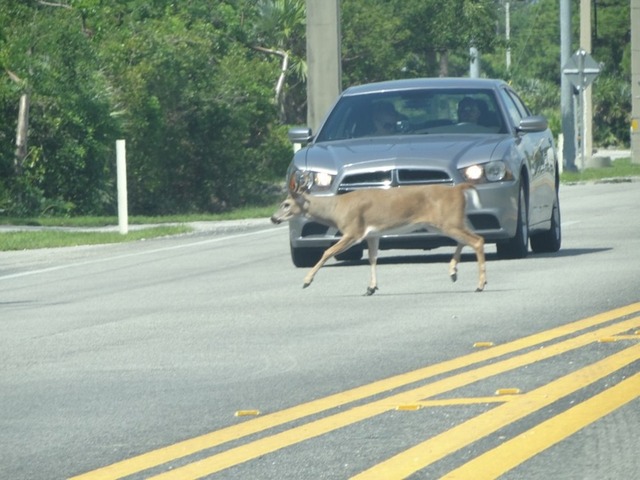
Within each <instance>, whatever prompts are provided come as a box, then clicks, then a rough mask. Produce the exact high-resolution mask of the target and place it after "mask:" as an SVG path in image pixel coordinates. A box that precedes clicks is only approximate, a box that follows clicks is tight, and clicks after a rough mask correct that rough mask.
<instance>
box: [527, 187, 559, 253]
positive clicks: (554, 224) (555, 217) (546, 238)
mask: <svg viewBox="0 0 640 480" xmlns="http://www.w3.org/2000/svg"><path fill="white" fill-rule="evenodd" d="M561 243H562V227H561V223H560V200H559V199H558V194H557V193H556V199H555V201H554V202H553V209H552V211H551V228H550V229H549V230H548V231H546V232H541V233H536V234H535V235H531V250H533V251H534V252H535V253H551V252H557V251H558V250H560V244H561Z"/></svg>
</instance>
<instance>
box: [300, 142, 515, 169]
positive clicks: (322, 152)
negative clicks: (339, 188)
mask: <svg viewBox="0 0 640 480" xmlns="http://www.w3.org/2000/svg"><path fill="white" fill-rule="evenodd" d="M507 138H509V136H508V135H504V134H495V135H490V136H487V135H483V136H481V137H479V136H478V135H433V134H432V135H419V136H418V135H405V136H397V137H380V138H363V139H353V140H341V141H335V142H323V143H317V144H311V145H309V146H307V147H306V148H304V149H302V150H300V151H299V152H298V155H296V159H295V161H296V164H297V165H298V166H299V167H302V168H304V169H309V170H320V171H328V172H331V173H338V172H340V171H341V170H347V169H350V168H352V167H353V168H378V167H379V168H395V167H401V166H402V167H417V168H419V167H425V166H429V167H439V168H442V169H448V170H449V169H452V170H455V169H458V168H464V167H465V166H468V165H471V164H474V163H477V162H486V161H489V160H492V159H495V158H497V157H499V156H501V155H502V153H501V152H503V151H504V148H505V147H504V145H505V143H506V142H507Z"/></svg>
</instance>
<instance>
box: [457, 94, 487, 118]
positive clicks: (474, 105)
mask: <svg viewBox="0 0 640 480" xmlns="http://www.w3.org/2000/svg"><path fill="white" fill-rule="evenodd" d="M480 113H481V112H480V106H479V105H478V102H477V101H476V100H474V99H473V98H471V97H465V98H463V99H462V100H460V103H459V104H458V122H460V123H478V120H479V119H480Z"/></svg>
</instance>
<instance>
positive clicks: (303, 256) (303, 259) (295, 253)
mask: <svg viewBox="0 0 640 480" xmlns="http://www.w3.org/2000/svg"><path fill="white" fill-rule="evenodd" d="M323 253H324V250H323V249H322V248H296V247H294V246H293V245H291V261H292V262H293V264H294V265H295V266H296V267H298V268H308V267H313V266H314V265H315V264H316V263H318V261H319V260H320V258H322V254H323Z"/></svg>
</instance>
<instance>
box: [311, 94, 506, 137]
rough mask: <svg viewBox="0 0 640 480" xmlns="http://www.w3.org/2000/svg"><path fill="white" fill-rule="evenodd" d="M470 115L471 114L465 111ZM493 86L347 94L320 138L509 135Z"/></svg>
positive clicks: (321, 131) (321, 132) (319, 133)
mask: <svg viewBox="0 0 640 480" xmlns="http://www.w3.org/2000/svg"><path fill="white" fill-rule="evenodd" d="M467 114H470V115H471V117H470V118H466V117H465V115H467ZM505 125H506V124H505V122H504V119H503V117H502V113H501V111H500V109H498V108H497V102H496V98H495V95H494V92H493V91H492V90H481V89H473V90H471V89H419V90H403V91H399V92H376V93H369V94H362V95H345V96H343V97H342V98H341V99H340V100H339V101H338V103H337V104H336V106H335V107H334V109H333V111H332V112H331V113H330V114H329V116H328V117H327V120H326V122H325V124H324V125H323V126H322V128H321V130H320V131H319V132H318V135H317V138H316V141H317V142H326V141H334V140H344V139H348V138H363V137H374V136H395V135H416V134H430V133H505V132H506V130H505Z"/></svg>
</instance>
